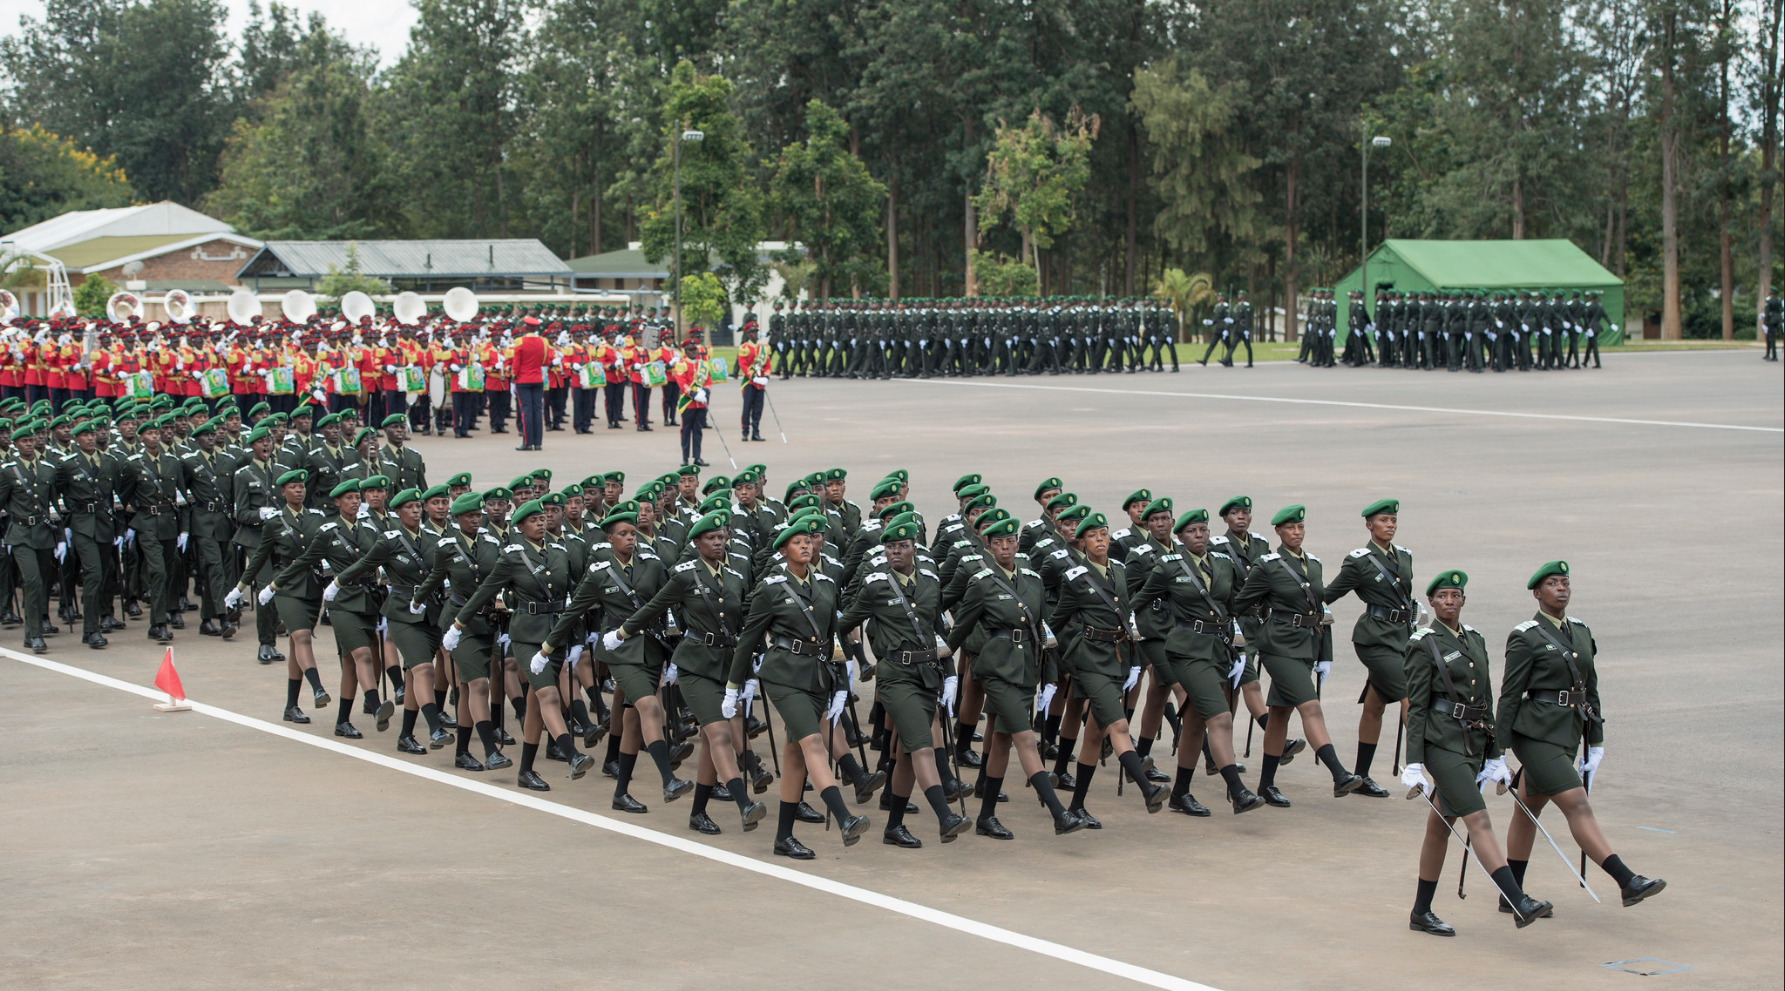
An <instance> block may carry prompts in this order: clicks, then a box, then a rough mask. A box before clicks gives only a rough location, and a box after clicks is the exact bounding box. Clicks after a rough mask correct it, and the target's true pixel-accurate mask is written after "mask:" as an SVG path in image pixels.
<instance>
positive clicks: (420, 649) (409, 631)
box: [387, 623, 440, 671]
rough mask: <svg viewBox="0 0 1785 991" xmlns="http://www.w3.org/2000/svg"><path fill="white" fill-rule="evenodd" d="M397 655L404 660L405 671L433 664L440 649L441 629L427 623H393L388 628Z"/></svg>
mask: <svg viewBox="0 0 1785 991" xmlns="http://www.w3.org/2000/svg"><path fill="white" fill-rule="evenodd" d="M387 629H388V635H389V636H390V640H391V642H392V643H394V644H396V645H397V654H398V655H399V656H401V657H402V658H403V670H405V671H407V670H409V669H410V668H412V667H415V666H416V665H417V664H431V663H433V661H434V652H435V651H436V650H439V649H440V628H439V627H437V626H432V625H430V624H427V623H392V624H390V626H389V627H388V628H387Z"/></svg>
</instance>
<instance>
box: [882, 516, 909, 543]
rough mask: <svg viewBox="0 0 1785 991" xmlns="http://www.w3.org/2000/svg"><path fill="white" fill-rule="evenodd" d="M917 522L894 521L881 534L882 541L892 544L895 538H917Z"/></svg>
mask: <svg viewBox="0 0 1785 991" xmlns="http://www.w3.org/2000/svg"><path fill="white" fill-rule="evenodd" d="M916 539H917V524H916V523H912V522H910V521H908V520H907V521H905V522H903V523H894V524H893V525H891V526H889V527H887V528H886V530H885V531H884V532H882V533H881V534H880V542H881V543H883V544H890V543H892V542H893V541H895V540H916Z"/></svg>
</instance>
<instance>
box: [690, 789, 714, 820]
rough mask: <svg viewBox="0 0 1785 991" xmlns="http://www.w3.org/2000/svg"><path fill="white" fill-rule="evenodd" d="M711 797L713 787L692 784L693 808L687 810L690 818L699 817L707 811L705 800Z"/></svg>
mask: <svg viewBox="0 0 1785 991" xmlns="http://www.w3.org/2000/svg"><path fill="white" fill-rule="evenodd" d="M712 797H713V786H712V785H703V784H701V783H700V782H698V781H697V782H695V783H694V807H693V808H691V809H689V810H688V815H689V816H690V817H692V816H697V815H700V814H701V813H702V812H705V811H706V810H707V799H709V798H712Z"/></svg>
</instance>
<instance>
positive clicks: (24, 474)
mask: <svg viewBox="0 0 1785 991" xmlns="http://www.w3.org/2000/svg"><path fill="white" fill-rule="evenodd" d="M36 426H37V421H35V420H30V419H28V420H26V421H25V422H24V423H23V424H20V425H18V426H17V428H16V429H15V430H14V432H13V438H12V444H13V449H14V451H16V452H17V453H15V454H14V455H13V457H12V459H11V460H9V461H7V462H5V463H4V464H0V506H3V507H5V511H6V517H7V526H6V548H7V550H8V551H9V552H10V553H11V555H12V560H13V563H14V564H15V565H17V567H18V569H19V585H20V587H21V588H22V589H23V590H24V610H25V646H26V647H28V648H30V649H31V650H33V651H36V652H37V653H39V654H41V653H44V652H45V651H47V650H48V649H49V648H48V646H46V645H45V644H44V640H43V634H44V632H45V626H46V623H45V620H46V618H47V617H48V615H49V577H50V576H51V575H53V574H55V561H56V558H55V550H56V547H57V546H58V543H59V540H58V537H57V534H56V532H55V527H54V525H53V524H52V523H51V522H50V507H51V504H52V503H53V502H54V500H55V497H56V469H55V468H54V467H53V466H52V465H50V463H49V462H48V461H47V460H45V459H44V458H43V457H42V456H41V455H40V454H38V452H37V438H36V437H35V436H34V429H35V428H36ZM63 553H64V554H66V553H67V551H66V547H65V546H64V551H63Z"/></svg>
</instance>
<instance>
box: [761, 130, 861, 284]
mask: <svg viewBox="0 0 1785 991" xmlns="http://www.w3.org/2000/svg"><path fill="white" fill-rule="evenodd" d="M848 131H849V127H848V125H847V124H845V123H844V122H843V118H842V117H841V116H839V115H838V114H837V112H836V111H835V110H832V109H831V108H830V107H827V106H825V105H824V103H823V102H821V101H819V100H812V101H811V102H810V103H808V104H806V133H807V137H806V140H805V141H803V142H800V141H796V142H794V143H792V144H789V145H788V146H786V147H785V148H782V149H781V161H780V165H779V166H778V167H777V168H776V170H775V177H774V180H773V181H772V183H771V184H770V187H769V188H770V191H771V196H772V203H773V206H774V209H775V212H776V213H778V214H779V215H780V218H781V222H782V223H783V224H784V225H785V228H786V231H787V236H788V237H789V238H790V239H794V240H797V241H799V242H800V243H801V244H802V245H803V246H804V247H805V250H806V253H807V255H808V256H809V257H810V258H811V261H812V266H813V275H814V276H815V277H816V278H817V281H818V285H817V289H818V295H819V296H820V297H822V298H829V297H830V295H831V294H832V292H833V291H835V290H837V289H838V288H840V287H842V286H846V285H847V286H856V287H859V286H861V285H862V284H863V283H864V282H866V281H868V280H869V279H871V277H872V272H873V270H874V269H877V268H878V267H879V265H880V261H879V259H878V258H876V257H873V253H875V252H876V250H877V249H878V247H879V243H880V220H881V207H882V205H883V204H884V203H885V202H886V187H885V186H884V185H882V184H881V183H879V182H877V181H875V179H874V177H873V176H871V175H869V174H868V167H867V166H866V165H865V164H863V163H862V161H861V159H859V158H856V157H855V156H854V155H851V154H850V153H849V148H848V146H847V138H848Z"/></svg>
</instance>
